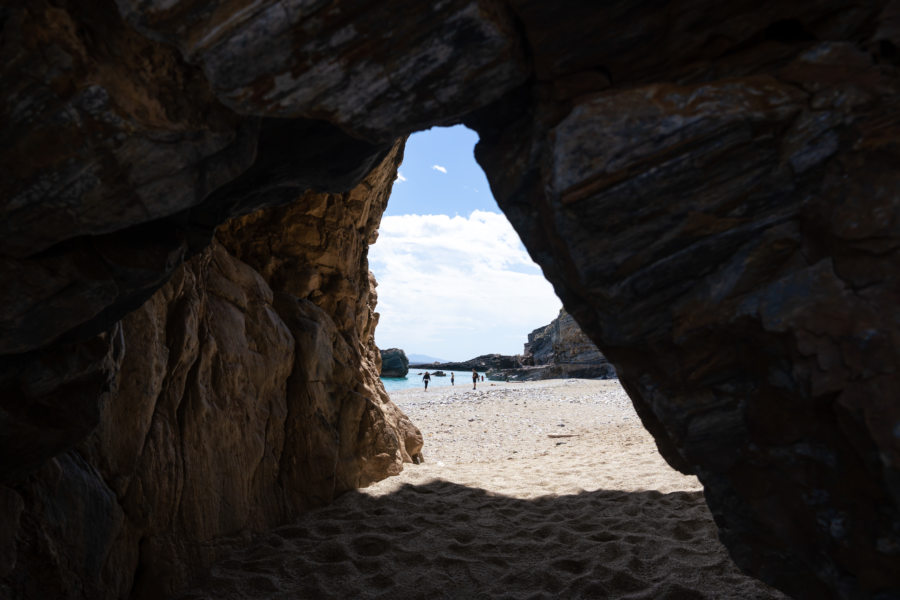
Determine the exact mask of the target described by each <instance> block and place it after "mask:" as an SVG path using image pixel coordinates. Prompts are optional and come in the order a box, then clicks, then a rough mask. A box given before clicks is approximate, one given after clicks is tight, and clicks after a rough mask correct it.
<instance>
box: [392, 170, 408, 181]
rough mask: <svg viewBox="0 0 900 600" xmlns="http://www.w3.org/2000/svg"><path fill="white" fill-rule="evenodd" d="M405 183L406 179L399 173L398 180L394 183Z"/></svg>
mask: <svg viewBox="0 0 900 600" xmlns="http://www.w3.org/2000/svg"><path fill="white" fill-rule="evenodd" d="M404 181H406V177H404V176H403V173H402V172H400V171H397V178H396V179H394V182H395V183H403V182H404Z"/></svg>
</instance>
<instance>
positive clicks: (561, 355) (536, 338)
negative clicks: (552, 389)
mask: <svg viewBox="0 0 900 600" xmlns="http://www.w3.org/2000/svg"><path fill="white" fill-rule="evenodd" d="M409 367H410V368H413V369H444V370H449V371H471V370H472V369H475V370H476V371H484V372H485V373H486V376H487V377H488V379H493V380H495V381H498V380H499V381H502V380H506V379H509V380H511V381H532V380H537V379H562V378H569V377H578V378H584V379H614V378H615V377H616V370H615V368H614V367H613V366H612V364H610V362H609V361H608V360H606V357H605V356H603V354H602V353H601V352H600V350H598V349H597V346H595V345H594V343H593V342H592V341H591V340H590V339H589V338H588V337H587V335H585V334H584V332H583V331H582V330H581V327H579V326H578V323H576V322H575V319H573V318H572V315H570V314H569V313H568V312H566V310H565V309H561V310H560V311H559V316H557V317H556V318H555V319H554V320H553V321H551V322H550V323H549V324H548V325H545V326H543V327H539V328H537V329H535V330H534V331H532V332H531V333H529V334H528V342H527V343H526V344H525V348H524V350H523V352H522V354H517V355H513V356H511V355H505V354H483V355H481V356H477V357H475V358H472V359H469V360H464V361H461V362H438V361H435V362H412V363H411V364H410V365H409Z"/></svg>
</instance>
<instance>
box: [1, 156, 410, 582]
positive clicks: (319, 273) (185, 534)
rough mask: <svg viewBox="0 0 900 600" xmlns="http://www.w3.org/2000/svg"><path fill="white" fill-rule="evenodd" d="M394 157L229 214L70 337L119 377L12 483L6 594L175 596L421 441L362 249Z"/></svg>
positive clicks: (391, 470) (388, 469)
mask: <svg viewBox="0 0 900 600" xmlns="http://www.w3.org/2000/svg"><path fill="white" fill-rule="evenodd" d="M399 156H400V152H399V146H397V147H395V148H394V150H393V151H392V152H391V153H390V154H389V156H388V157H387V158H386V159H385V161H384V163H383V164H382V165H381V166H380V167H379V168H378V169H376V170H375V171H373V173H372V174H371V175H369V176H368V177H367V178H366V179H365V180H364V181H363V182H362V183H361V184H360V185H359V186H357V187H355V188H354V189H353V190H351V191H350V192H349V193H345V194H316V193H308V194H306V195H304V196H303V197H302V198H300V199H299V200H298V201H296V202H294V203H292V204H290V205H288V206H286V207H283V208H273V209H269V210H267V211H263V212H260V213H254V214H253V215H251V216H248V217H246V218H244V219H235V220H234V221H232V222H229V223H228V224H227V225H226V226H225V227H223V229H222V230H221V231H220V232H219V240H221V241H218V240H217V241H214V242H213V245H212V246H211V247H210V248H208V249H207V250H204V251H203V252H201V253H200V254H199V255H197V256H195V257H194V258H193V259H191V260H190V261H189V262H187V263H186V264H185V265H184V266H183V267H181V268H179V269H177V270H176V271H175V274H174V276H173V277H172V279H170V281H169V282H168V283H166V285H164V286H163V287H162V288H161V289H160V290H159V291H157V292H156V293H155V294H154V295H153V296H152V297H151V298H150V299H149V300H148V301H147V302H146V303H145V304H144V305H143V306H142V307H141V308H139V309H138V310H137V311H135V312H133V313H132V314H130V315H129V316H128V317H127V318H125V319H124V320H123V321H122V322H121V324H118V325H117V326H116V327H115V329H114V330H113V333H111V334H108V335H103V336H101V337H100V338H98V339H97V340H93V341H92V342H89V343H87V344H81V345H76V346H75V348H78V349H81V348H83V347H89V348H92V347H97V348H100V349H102V348H103V347H104V346H105V347H106V351H105V353H101V351H100V350H98V351H97V356H101V355H102V357H103V358H104V360H105V362H103V363H102V364H103V366H105V367H106V368H107V369H106V371H105V373H106V376H107V377H109V378H110V379H111V382H110V385H109V387H108V388H107V390H106V393H105V395H104V396H103V397H102V401H101V402H99V404H98V399H101V398H100V396H99V394H96V393H95V389H94V387H93V386H92V387H90V388H89V391H91V392H92V393H95V396H94V406H93V407H92V410H90V411H87V412H89V413H90V414H91V416H92V417H93V420H92V422H91V426H93V425H97V426H96V429H94V430H93V433H92V434H91V435H90V436H89V437H88V438H87V439H86V440H84V441H83V442H81V443H79V444H78V445H77V446H76V447H75V448H74V449H72V450H69V451H67V452H65V453H63V454H60V455H58V456H57V457H56V458H54V459H52V460H51V461H50V462H49V463H44V465H43V466H42V467H41V468H40V470H38V471H37V472H36V473H33V474H31V475H30V476H29V477H26V478H24V479H20V480H19V481H16V482H15V483H13V484H11V485H10V487H4V488H2V490H3V492H2V493H3V496H2V497H3V498H4V499H5V500H4V503H5V504H6V505H8V509H7V510H8V513H9V515H10V516H9V517H7V519H8V520H10V522H9V523H5V525H6V526H5V527H4V532H5V533H4V535H6V536H9V538H10V539H4V540H3V546H4V560H3V564H2V565H0V566H2V567H3V570H2V575H3V579H2V583H0V591H3V592H4V597H25V598H63V597H85V598H103V597H109V598H115V597H124V596H129V595H131V596H132V597H137V598H159V597H166V596H168V595H169V594H171V593H172V591H173V590H176V589H179V588H181V587H183V586H184V585H186V584H188V583H189V582H191V581H192V578H193V577H196V576H197V575H198V573H200V572H201V568H202V566H203V565H205V564H208V563H209V562H211V561H212V560H214V559H215V558H216V557H217V556H218V555H219V553H220V552H221V551H223V550H224V549H226V548H228V547H231V546H233V544H235V543H240V542H241V540H242V536H246V535H247V534H248V533H249V532H252V531H259V530H262V529H265V528H269V527H273V526H275V525H276V524H279V523H284V522H286V521H287V520H289V519H290V518H291V516H292V515H296V514H298V513H299V512H300V511H303V510H305V509H308V508H310V507H312V506H317V505H321V504H323V503H327V502H329V501H330V500H332V499H333V498H334V497H335V496H336V495H338V494H340V493H341V492H343V491H346V490H348V489H353V488H357V487H360V486H364V485H367V484H368V483H371V482H372V481H377V480H378V479H381V478H383V477H385V476H388V475H391V474H395V473H397V472H399V470H400V469H401V468H402V463H403V462H410V461H411V460H412V458H411V456H410V454H412V455H413V456H415V455H417V454H418V453H419V452H420V449H421V446H422V438H421V434H419V432H418V430H417V429H416V428H415V427H414V426H413V425H412V424H411V423H410V422H409V420H408V419H407V418H406V417H405V416H404V415H403V414H402V413H401V412H400V411H399V409H397V408H396V406H394V405H393V404H392V403H391V402H390V400H389V399H388V397H387V394H386V393H385V392H384V389H383V388H382V387H381V385H380V384H379V382H378V370H377V365H376V364H374V360H373V352H377V349H375V348H374V338H373V334H374V328H375V323H376V322H377V316H376V315H375V313H374V312H373V309H374V305H375V297H374V280H372V279H371V278H370V274H369V273H368V268H367V263H366V260H365V254H366V248H367V244H366V241H367V240H368V239H369V237H370V236H371V235H373V233H374V231H375V227H376V226H377V224H378V221H379V220H380V216H381V213H382V212H383V210H384V206H385V204H386V201H387V195H388V193H389V190H390V187H391V185H390V184H391V182H392V180H393V178H394V177H395V174H396V167H397V164H398V163H399ZM260 247H265V248H266V251H265V252H264V253H261V254H260V253H257V251H258V250H259V248H260ZM229 250H230V252H229ZM235 254H237V255H241V256H242V257H243V258H244V259H245V260H246V262H245V261H242V260H240V259H238V258H236V257H235ZM263 261H264V262H263ZM298 261H299V262H298ZM248 263H249V264H248ZM251 265H252V266H251ZM298 265H302V266H303V267H304V268H303V269H299V268H297V267H298ZM254 267H255V268H254ZM31 368H32V370H34V371H39V365H35V366H32V367H31ZM46 371H47V368H46V367H44V372H46ZM88 375H91V373H90V372H88V373H86V374H82V376H85V377H86V376H88ZM20 381H21V380H20ZM48 383H55V382H48ZM28 391H29V390H27V389H23V390H22V391H21V392H20V393H21V394H22V395H25V394H26V393H27V392H28ZM10 393H14V392H11V391H10ZM82 399H83V400H84V401H87V400H88V396H87V395H86V394H85V395H83V396H82ZM40 400H41V401H42V402H45V403H46V402H49V400H50V399H48V398H46V397H44V398H41V399H40ZM81 408H82V410H84V408H83V407H81ZM71 411H72V412H75V409H74V408H73V409H71ZM57 418H59V417H57ZM85 428H86V429H88V428H87V427H85ZM81 430H82V429H81V427H79V428H78V429H77V431H81ZM23 433H31V434H32V435H46V432H23ZM23 469H24V466H23ZM5 512H6V511H5ZM6 553H8V554H9V555H10V557H7V556H6ZM38 566H40V567H41V568H40V569H38V568H37V567H38ZM47 567H49V569H48V568H47Z"/></svg>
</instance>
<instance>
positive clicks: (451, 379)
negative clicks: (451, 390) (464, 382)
mask: <svg viewBox="0 0 900 600" xmlns="http://www.w3.org/2000/svg"><path fill="white" fill-rule="evenodd" d="M454 381H456V380H455V379H454V377H453V373H450V385H456V384H455V383H454Z"/></svg>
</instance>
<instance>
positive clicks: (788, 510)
mask: <svg viewBox="0 0 900 600" xmlns="http://www.w3.org/2000/svg"><path fill="white" fill-rule="evenodd" d="M351 4H352V5H351ZM0 27H2V28H3V43H2V44H0V58H2V60H0V83H2V85H0V115H2V119H0V123H2V124H3V125H2V138H3V144H0V214H2V217H3V218H2V219H0V232H2V235H0V277H2V281H3V286H0V310H2V313H0V506H2V507H3V510H0V595H2V596H5V597H12V598H17V599H18V598H45V597H63V598H97V597H101V598H102V597H123V596H133V597H147V596H153V595H154V594H156V592H157V591H158V590H163V591H166V590H170V589H174V588H175V587H177V586H179V585H181V584H182V583H184V582H186V581H188V580H190V579H191V577H193V576H196V574H197V573H198V572H199V571H198V570H199V569H200V568H201V566H202V565H203V564H204V563H205V562H206V561H207V559H208V558H209V557H210V556H211V555H213V554H215V553H217V548H219V547H220V545H230V544H232V543H238V542H237V541H236V540H237V539H239V538H241V536H246V535H248V532H249V531H251V530H254V529H255V528H258V527H265V526H267V525H268V524H270V523H272V522H275V521H277V520H278V519H280V518H281V517H283V516H285V515H286V514H287V512H289V511H294V510H299V509H301V508H302V507H303V506H306V505H307V504H308V503H311V502H317V501H326V500H328V499H329V498H331V497H333V495H334V494H335V493H337V492H338V491H340V490H342V489H346V488H349V487H352V486H354V485H362V484H363V483H364V482H365V481H367V480H370V479H372V478H374V477H377V476H381V475H385V474H389V473H391V472H393V471H395V470H396V469H398V468H399V466H400V462H401V460H406V459H407V457H409V458H412V454H413V453H414V452H415V451H416V447H417V445H418V444H419V439H418V437H417V435H416V432H415V430H414V429H413V428H411V426H407V425H406V424H405V422H404V421H403V418H402V417H401V416H400V415H399V413H398V412H396V411H395V409H394V408H393V407H392V405H390V404H389V403H388V402H387V399H386V398H385V397H384V396H383V395H382V393H383V390H381V389H380V388H379V387H378V383H377V371H376V370H375V367H374V366H375V365H376V364H377V361H378V357H377V352H378V351H377V348H375V345H374V343H373V342H372V341H371V340H370V338H369V331H370V329H371V328H372V327H374V324H375V322H376V321H377V319H376V318H375V316H374V313H373V312H372V311H373V306H374V295H373V294H372V293H371V290H372V286H371V280H370V279H369V277H368V273H367V272H365V271H361V270H359V269H360V265H362V264H363V259H362V257H363V256H364V252H365V248H366V245H367V244H368V243H369V242H371V239H372V236H374V235H375V234H374V227H375V226H376V221H377V217H375V216H374V214H375V212H377V211H374V212H370V211H369V210H368V207H367V205H366V203H365V202H363V203H357V202H356V200H354V196H353V190H356V196H355V198H357V199H358V198H361V197H369V194H370V193H374V194H375V195H376V196H378V197H380V198H386V197H387V189H386V188H389V186H390V181H391V180H392V178H393V175H392V174H390V173H391V167H384V168H382V167H379V165H385V161H388V163H387V164H394V165H395V164H396V161H397V160H398V155H397V154H396V153H397V144H398V143H402V142H401V140H402V139H403V138H404V136H406V135H408V134H409V133H411V132H413V131H416V130H421V129H424V128H428V127H432V126H438V125H450V124H458V123H462V124H465V125H467V126H469V127H470V128H472V129H474V130H476V131H477V132H478V134H479V137H480V142H479V144H478V146H477V148H476V158H477V160H478V162H479V163H480V164H481V166H482V167H483V168H484V170H485V173H486V175H487V177H488V180H489V182H490V186H491V190H492V192H493V194H494V196H495V198H496V200H497V202H498V205H499V206H500V208H501V209H502V210H503V212H504V214H505V215H506V216H507V217H508V218H509V220H510V222H511V223H512V225H513V226H514V228H515V229H516V231H517V232H518V233H519V235H520V237H521V239H522V241H523V243H524V245H525V246H526V248H527V250H528V252H529V254H530V255H531V256H532V257H533V258H534V260H535V261H536V262H537V263H538V264H539V265H540V267H541V269H542V270H543V272H544V274H545V276H546V277H547V278H548V280H549V281H550V282H551V283H552V284H553V286H554V289H555V291H556V293H557V295H558V296H559V298H560V299H561V300H562V302H563V304H564V306H565V307H566V310H567V311H569V312H570V313H571V314H572V315H573V316H574V317H575V319H576V320H577V322H578V323H579V324H580V325H581V327H582V328H583V330H584V332H585V333H586V334H587V335H588V336H589V337H590V339H591V340H592V341H593V342H595V343H596V345H597V347H598V348H599V349H600V350H601V352H602V353H603V355H604V356H605V357H606V358H607V359H608V360H609V361H610V362H611V363H612V364H614V365H615V368H616V372H617V373H618V376H619V380H620V382H621V383H622V385H623V386H624V387H625V389H626V390H627V391H628V394H629V396H630V397H631V399H632V401H633V403H634V406H635V408H636V411H637V414H638V415H639V417H640V419H641V421H642V423H643V425H644V426H645V427H646V428H647V430H648V431H649V432H650V433H651V434H652V435H653V437H654V439H655V441H656V444H657V448H658V449H659V451H660V453H661V454H662V456H663V457H664V458H665V459H666V461H667V462H668V463H669V464H670V465H672V466H673V467H675V468H677V469H679V470H681V471H683V472H685V473H693V474H696V475H697V476H698V477H699V479H700V481H701V482H702V484H703V486H704V498H705V501H706V502H707V503H708V505H709V507H710V510H711V512H712V514H713V516H714V517H715V520H716V524H717V527H718V530H719V536H720V538H721V540H722V542H723V543H724V544H725V545H726V546H727V547H728V549H729V551H730V552H731V556H732V557H733V559H734V560H735V562H736V563H737V564H738V565H739V566H740V567H741V568H742V569H743V570H745V571H746V572H747V573H750V574H753V575H754V576H757V577H760V578H763V579H764V580H765V581H767V582H768V583H770V584H772V585H774V586H777V587H778V588H780V589H782V590H784V591H786V592H788V593H789V594H791V595H793V596H795V597H798V598H811V599H812V598H815V599H819V598H853V599H857V598H887V597H896V596H898V595H900V575H898V573H900V553H898V550H897V549H898V548H900V493H898V485H897V482H898V481H900V442H898V436H897V423H898V422H900V405H898V403H897V402H896V398H897V397H898V395H900V377H898V373H900V351H898V346H900V344H898V341H897V340H898V339H900V322H898V319H897V310H896V307H897V305H898V302H900V269H898V268H897V265H898V264H900V256H898V253H900V241H898V240H900V214H898V206H900V203H898V191H897V190H898V189H900V172H898V170H897V168H896V165H897V164H898V163H900V144H898V140H900V133H898V132H900V108H898V107H900V73H898V69H900V61H898V48H900V9H898V6H897V3H896V2H893V1H890V0H873V1H872V2H867V3H848V2H843V1H840V0H822V1H820V2H815V3H790V2H773V1H763V2H731V3H722V2H711V1H707V0H678V1H675V2H671V3H669V4H667V5H665V7H660V6H658V5H656V4H654V3H647V2H639V1H626V2H618V3H612V4H610V3H601V4H595V3H585V2H568V1H563V2H561V3H546V2H537V1H533V0H499V1H488V0H450V1H448V2H442V3H427V2H426V3H412V4H410V3H399V2H394V1H387V2H383V3H368V2H362V3H349V4H348V3H335V2H327V1H326V2H316V3H285V2H280V1H276V0H258V1H255V2H250V1H248V0H233V1H229V2H225V1H222V0H192V1H189V2H188V1H183V0H173V1H171V2H159V1H156V0H146V1H144V0H140V1H139V0H118V1H117V2H111V1H110V0H83V1H81V0H79V1H74V0H54V1H52V2H51V1H50V0H33V1H29V2H24V1H21V0H19V1H12V2H6V3H4V4H3V6H2V7H0ZM392 161H393V162H392ZM382 169H383V170H382ZM373 173H381V175H371V174H373ZM370 175H371V176H372V177H375V178H376V179H377V180H378V181H379V182H380V183H378V184H376V183H375V182H373V181H372V179H370ZM380 186H385V187H380ZM379 190H380V191H379ZM296 203H299V205H300V207H301V209H299V210H300V213H302V214H304V215H306V216H305V217H304V218H303V219H301V221H302V222H303V232H302V234H300V239H304V240H307V242H308V245H309V247H308V248H307V247H306V245H305V244H304V247H302V248H301V247H300V245H298V246H297V247H286V246H285V245H283V244H282V242H283V241H284V240H290V239H292V235H291V228H292V227H294V222H293V221H292V220H291V219H287V220H286V221H281V220H280V217H278V218H276V216H277V215H278V214H279V212H278V211H281V210H288V211H290V208H289V207H290V206H294V205H295V204H296ZM351 205H352V206H354V208H353V210H350V211H348V212H347V213H343V212H342V209H340V208H339V207H343V206H351ZM260 210H262V211H263V212H262V213H259V212H257V211H260ZM273 211H274V212H273ZM339 214H341V215H344V216H346V217H347V219H348V220H347V221H344V220H343V219H344V217H343V216H341V217H338V216H337V215H339ZM351 214H352V215H354V216H353V217H352V218H350V215H351ZM270 217H271V220H269V219H270ZM231 219H245V220H242V221H240V224H239V225H238V224H235V223H237V222H232V224H231V225H227V224H226V222H228V221H229V220H231ZM264 223H267V224H265V225H264ZM339 223H344V225H340V224H339ZM223 224H226V225H224V227H223V228H222V229H220V230H219V231H220V233H219V234H218V235H217V233H216V231H217V229H218V228H219V227H220V226H223ZM345 225H346V226H345ZM270 227H271V230H270V229H269V228H270ZM243 231H245V232H246V235H242V234H241V232H243ZM214 238H216V239H217V241H214ZM319 243H323V244H325V245H326V247H327V248H329V250H328V251H325V252H322V253H321V254H319V255H317V254H316V252H315V251H314V250H310V249H311V248H313V247H316V246H317V244H319ZM288 245H290V244H288ZM345 261H346V263H345ZM351 263H352V267H349V268H350V270H349V271H346V272H344V270H343V268H344V266H348V265H350V264H351ZM366 290H369V294H368V296H367V295H366V293H365V291H366ZM276 316H277V319H276V318H275V317H276ZM226 325H227V327H226ZM129 348H130V349H129ZM135 349H137V350H135ZM263 373H265V375H264V376H263V375H262V374H263ZM373 385H374V387H372V386H373ZM282 397H283V398H284V402H283V403H282V402H281V400H280V398H282ZM323 399H327V402H325V403H324V404H323ZM295 401H296V403H294V402H295ZM382 415H384V416H383V417H382ZM391 422H394V423H398V424H399V425H397V426H396V427H395V426H391V425H389V423H391ZM278 449H283V450H284V452H279V451H278ZM292 453H293V454H292ZM294 458H296V463H294V461H293V459H294ZM282 459H288V460H286V461H284V462H282ZM275 463H277V464H278V468H277V469H276V468H275ZM282 467H284V468H282ZM195 477H196V479H194V478H195ZM301 480H302V481H303V483H302V484H300V483H298V482H300V481H301ZM232 486H234V487H232ZM298 486H299V487H298ZM216 487H221V488H222V490H218V489H216ZM298 490H300V491H298ZM303 490H305V491H303ZM232 540H234V541H232Z"/></svg>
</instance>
